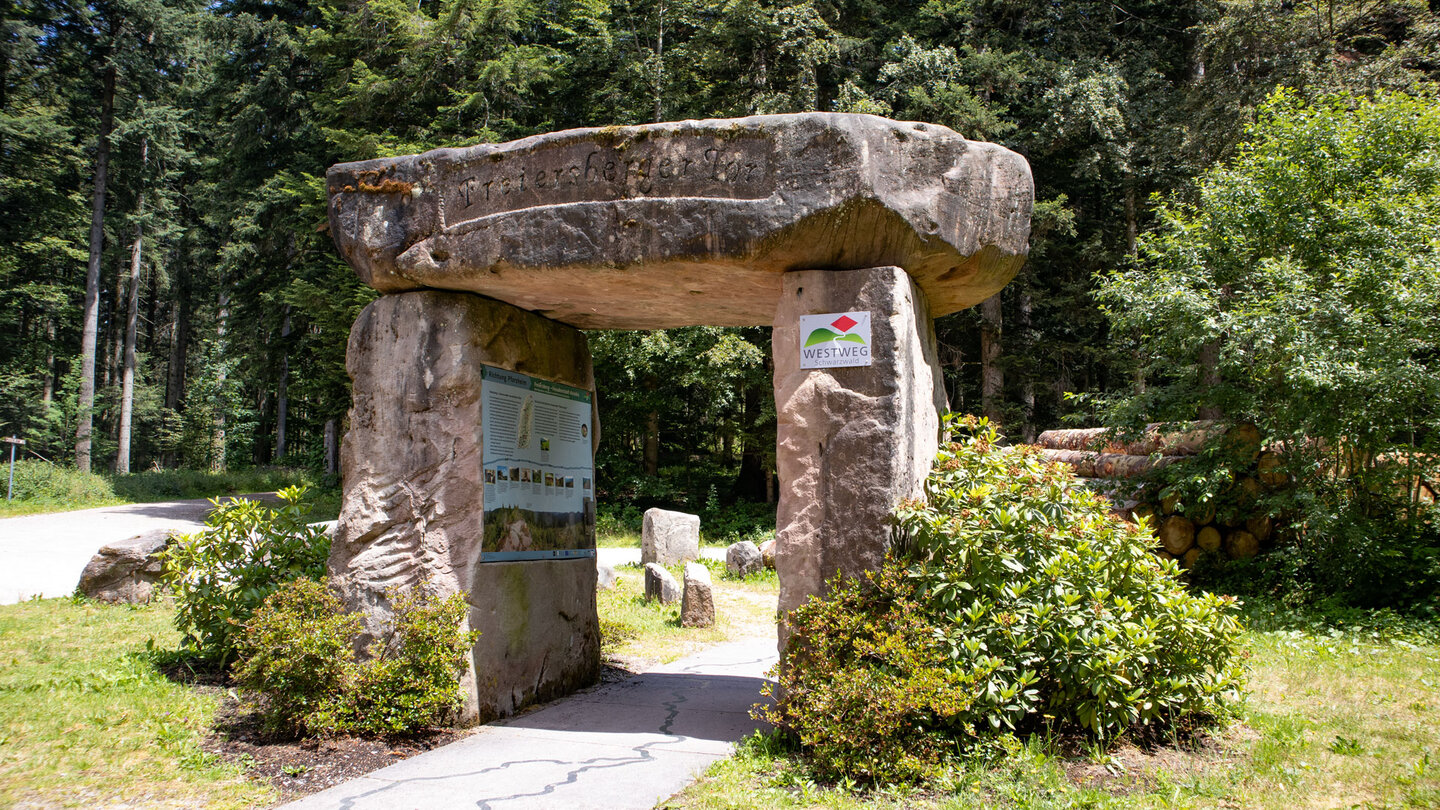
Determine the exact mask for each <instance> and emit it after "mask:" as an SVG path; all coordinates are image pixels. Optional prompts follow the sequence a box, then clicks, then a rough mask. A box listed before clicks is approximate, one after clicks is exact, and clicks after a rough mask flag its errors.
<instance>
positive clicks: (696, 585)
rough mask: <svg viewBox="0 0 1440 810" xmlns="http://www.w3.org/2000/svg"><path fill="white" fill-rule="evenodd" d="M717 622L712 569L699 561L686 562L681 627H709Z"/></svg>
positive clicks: (681, 605) (681, 604)
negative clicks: (712, 588)
mask: <svg viewBox="0 0 1440 810" xmlns="http://www.w3.org/2000/svg"><path fill="white" fill-rule="evenodd" d="M714 623H715V595H714V594H713V593H712V592H711V586H710V569H709V568H706V567H705V566H703V565H701V564H700V563H698V562H690V563H685V595H684V597H683V600H682V601H681V603H680V626H681V627H709V626H710V625H712V624H714Z"/></svg>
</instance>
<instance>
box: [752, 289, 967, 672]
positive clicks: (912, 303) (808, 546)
mask: <svg viewBox="0 0 1440 810" xmlns="http://www.w3.org/2000/svg"><path fill="white" fill-rule="evenodd" d="M859 311H866V312H869V313H870V329H871V340H870V349H871V365H869V366H865V367H855V368H829V369H802V368H800V327H799V321H800V316H801V315H809V314H823V313H831V312H859ZM771 345H772V348H773V351H774V357H775V410H776V415H777V437H776V464H777V467H778V472H779V480H780V503H779V507H778V510H777V515H776V537H775V551H776V553H775V563H776V569H777V570H778V571H779V573H780V611H781V615H782V621H781V627H780V641H781V650H782V651H783V650H784V646H785V643H786V642H787V640H788V630H787V629H786V627H785V624H784V621H783V616H784V614H785V613H788V612H789V611H791V610H794V609H795V608H796V607H799V606H800V605H801V604H803V603H804V602H805V600H806V599H807V598H809V597H810V596H812V595H820V594H823V593H824V592H825V583H826V582H827V581H828V580H829V579H830V578H831V577H833V576H835V574H837V573H844V574H847V575H850V576H860V575H862V574H864V573H865V572H866V571H871V570H875V569H877V568H879V567H880V564H881V562H882V561H883V560H884V557H885V551H886V549H887V548H888V546H889V544H890V540H891V533H892V531H893V529H892V527H891V522H890V515H891V512H892V510H893V509H894V508H895V506H896V504H898V503H899V502H900V501H901V500H903V499H905V498H909V497H916V496H920V495H922V494H923V492H924V482H925V477H926V475H927V474H928V473H929V471H930V465H931V463H932V462H933V461H934V459H935V452H936V451H937V450H938V449H939V445H940V413H941V412H942V411H943V410H945V389H944V387H943V385H942V380H941V373H940V363H939V360H938V358H937V356H936V347H935V330H934V326H933V323H932V321H931V319H930V311H929V307H928V305H927V304H926V301H925V294H924V293H922V292H921V291H920V288H919V287H917V286H916V285H915V283H914V282H913V281H912V280H911V279H910V277H909V276H907V275H906V274H905V271H904V270H901V269H900V268H898V267H880V268H872V269H867V270H847V271H823V270H806V271H797V272H792V273H786V274H785V293H784V295H782V296H781V298H780V307H779V309H778V310H777V311H776V313H775V329H774V332H773V333H772V337H771Z"/></svg>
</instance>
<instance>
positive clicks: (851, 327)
mask: <svg viewBox="0 0 1440 810" xmlns="http://www.w3.org/2000/svg"><path fill="white" fill-rule="evenodd" d="M868 365H870V313H868V312H832V313H830V314H828V315H801V316H800V368H836V367H844V366H868Z"/></svg>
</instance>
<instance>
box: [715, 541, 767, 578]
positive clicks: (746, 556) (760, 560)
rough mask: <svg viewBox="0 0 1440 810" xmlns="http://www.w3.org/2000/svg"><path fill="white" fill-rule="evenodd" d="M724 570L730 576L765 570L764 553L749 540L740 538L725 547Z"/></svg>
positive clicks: (740, 575) (748, 574) (741, 575)
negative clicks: (738, 540)
mask: <svg viewBox="0 0 1440 810" xmlns="http://www.w3.org/2000/svg"><path fill="white" fill-rule="evenodd" d="M725 570H726V571H728V572H729V573H730V576H732V577H747V576H750V575H751V574H753V573H755V572H757V571H763V570H765V555H763V554H761V553H760V547H759V546H757V545H755V544H754V543H752V542H750V541H749V540H741V541H740V542H738V543H735V544H733V545H731V546H730V547H729V548H727V549H725Z"/></svg>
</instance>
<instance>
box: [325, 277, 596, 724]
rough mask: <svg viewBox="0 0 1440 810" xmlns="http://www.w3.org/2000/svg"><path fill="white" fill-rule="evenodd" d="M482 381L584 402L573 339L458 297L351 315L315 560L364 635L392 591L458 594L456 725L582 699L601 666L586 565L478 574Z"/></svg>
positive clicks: (534, 564) (556, 328)
mask: <svg viewBox="0 0 1440 810" xmlns="http://www.w3.org/2000/svg"><path fill="white" fill-rule="evenodd" d="M482 365H489V366H494V367H498V368H502V369H507V370H510V371H518V372H522V373H524V374H528V375H530V376H532V377H537V378H541V379H546V380H550V381H552V382H558V383H564V384H566V385H570V386H573V387H576V388H582V389H586V390H588V391H590V392H591V394H592V402H593V393H594V390H595V382H594V372H593V369H592V367H591V363H590V352H589V347H588V344H587V342H586V339H585V335H584V334H583V333H582V332H580V331H578V330H576V329H573V328H571V327H569V326H565V325H564V324H560V323H557V322H555V321H552V320H549V319H547V318H543V317H541V316H539V315H535V314H533V313H530V312H527V311H525V310H522V309H519V308H517V307H514V306H511V305H509V304H505V303H501V302H499V301H494V300H491V299H488V298H482V297H480V296H478V295H474V294H470V293H460V292H438V291H416V292H406V293H400V294H394V295H385V296H382V297H380V298H379V299H377V300H376V301H374V302H373V303H371V304H370V305H369V306H368V307H366V308H365V311H364V312H362V313H361V314H360V317H359V318H358V319H357V320H356V322H355V326H354V328H353V329H352V330H351V332H350V344H349V347H348V350H347V353H346V366H347V369H348V371H349V373H350V378H351V380H352V382H353V405H352V407H351V409H350V418H349V423H350V424H349V430H348V432H347V433H346V435H345V441H344V445H343V447H342V450H341V470H342V475H343V483H344V499H343V503H342V506H341V511H340V520H339V525H338V527H337V530H336V535H335V539H334V542H333V543H332V545H331V550H330V575H331V578H332V581H333V582H334V583H335V584H336V585H337V586H338V587H339V588H340V590H341V593H342V594H343V596H344V599H345V602H346V604H347V606H348V607H349V608H350V609H352V610H357V611H360V612H361V613H362V614H363V615H364V616H365V621H366V628H367V631H368V632H369V633H371V634H378V633H380V632H382V631H383V630H384V629H385V627H386V626H387V624H388V622H389V619H390V616H391V608H390V603H389V600H388V599H387V597H386V592H387V590H389V589H391V588H398V589H406V588H410V587H413V586H414V585H416V584H417V583H419V582H421V581H422V580H424V581H427V582H428V583H429V586H430V587H431V588H432V589H434V590H436V591H437V592H439V593H441V594H452V593H465V594H466V598H467V600H468V601H469V603H470V605H471V611H470V616H469V622H470V626H471V627H473V628H474V629H476V630H479V631H480V632H481V636H480V641H479V643H478V644H477V645H476V647H475V649H474V651H473V655H472V662H471V663H472V672H471V675H470V677H469V678H467V680H466V683H464V684H463V687H464V689H465V692H466V703H465V708H464V712H463V718H462V719H463V720H465V721H470V722H473V721H476V720H486V719H490V718H493V717H496V716H501V715H505V714H510V713H512V712H513V711H515V710H516V709H518V708H520V707H521V706H523V705H525V704H526V703H529V702H532V701H535V700H542V699H546V698H549V697H553V696H557V695H560V694H564V693H566V692H568V691H572V690H574V689H576V688H579V687H581V686H585V685H588V684H590V683H593V682H594V680H595V679H596V678H597V677H598V675H599V666H600V633H599V620H598V617H597V614H596V608H595V578H596V571H595V561H594V559H593V558H587V559H578V560H547V561H527V562H503V563H501V562H487V563H483V564H482V563H481V540H482V538H483V532H484V523H483V521H484V508H483V507H484V477H483V476H484V474H483V465H482V459H483V457H484V454H483V448H484V435H483V431H482V429H481V412H480V411H481V385H482V377H481V366H482ZM595 428H596V425H595V420H594V417H593V411H592V419H591V430H590V436H592V437H594V436H597V435H598V431H597V430H596V429H595ZM592 443H593V442H592ZM589 530H590V531H591V532H592V534H591V538H590V539H591V541H592V545H593V539H594V537H593V523H591V524H590V525H589Z"/></svg>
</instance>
